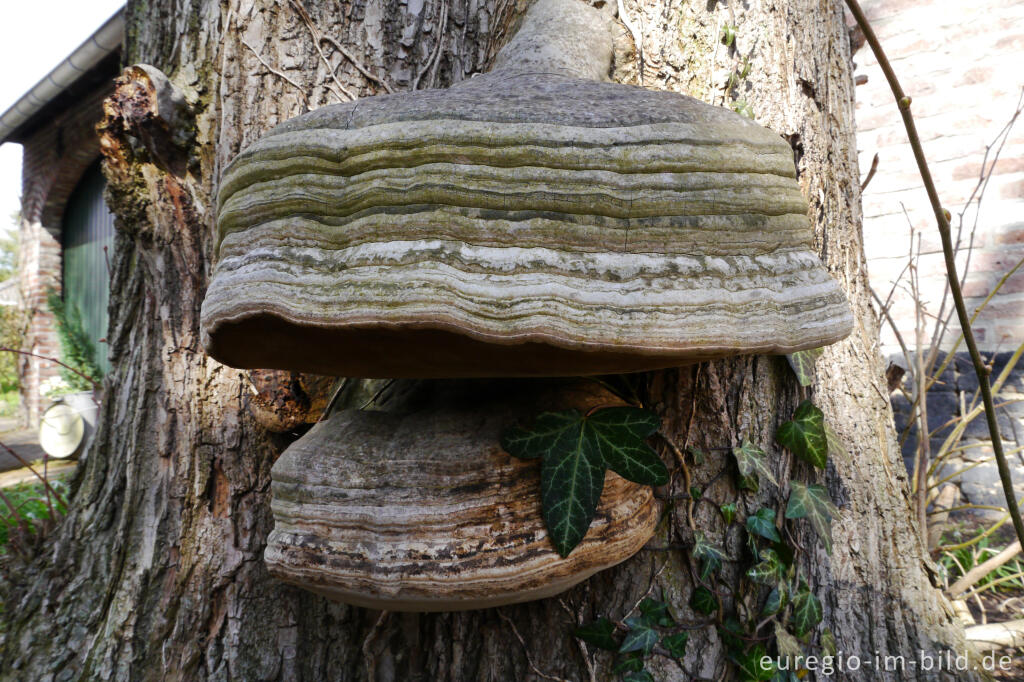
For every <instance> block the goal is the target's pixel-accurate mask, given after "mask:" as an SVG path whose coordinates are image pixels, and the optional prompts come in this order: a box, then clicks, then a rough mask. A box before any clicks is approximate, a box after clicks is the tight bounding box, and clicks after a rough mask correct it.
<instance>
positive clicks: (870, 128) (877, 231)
mask: <svg viewBox="0 0 1024 682" xmlns="http://www.w3.org/2000/svg"><path fill="white" fill-rule="evenodd" d="M862 4H863V7H864V10H865V12H866V13H867V15H868V18H869V19H870V20H871V22H872V25H873V26H874V28H875V31H876V33H877V34H878V37H879V40H880V41H881V42H882V46H883V47H884V48H885V49H886V53H887V54H888V56H889V60H890V61H891V62H892V65H893V68H894V69H895V70H896V73H897V76H898V77H899V79H900V82H901V83H902V85H903V89H904V90H905V91H906V92H907V94H908V95H910V96H911V98H912V100H913V104H912V111H913V113H914V118H915V121H916V123H917V127H918V131H919V133H920V136H921V139H922V142H923V144H924V150H925V154H926V156H927V158H928V161H929V166H930V168H931V171H932V175H933V176H934V179H935V183H936V186H937V188H938V191H939V195H940V198H941V200H942V202H943V205H944V206H945V207H946V208H947V209H949V210H950V211H951V212H952V214H953V222H954V231H955V230H956V227H957V224H958V223H959V220H958V217H959V214H960V213H961V212H962V211H964V210H965V208H967V207H966V204H967V202H968V200H969V199H970V197H971V195H972V193H974V192H975V190H976V188H978V183H979V178H980V176H981V170H982V162H983V160H984V158H985V149H986V146H987V145H990V144H991V143H992V141H993V140H994V139H995V138H996V137H997V135H998V134H999V132H1000V130H1001V129H1002V128H1003V127H1004V125H1005V124H1006V123H1007V122H1008V121H1009V119H1010V117H1011V116H1012V114H1013V112H1014V110H1015V109H1016V107H1017V104H1018V100H1019V98H1020V94H1021V88H1022V86H1024V69H1022V66H1024V3H1022V2H1020V0H975V1H974V2H962V0H865V1H864V2H863V3H862ZM851 21H852V20H851ZM854 61H855V62H856V64H857V69H856V72H855V73H856V75H857V76H858V77H860V78H861V79H863V78H864V77H866V78H867V82H866V83H864V84H862V85H860V86H858V87H857V89H856V94H857V147H858V151H859V155H860V168H861V173H862V175H865V176H866V174H867V172H868V169H869V168H870V167H871V162H872V158H873V157H874V155H875V154H876V153H877V154H878V157H879V163H878V170H877V173H876V174H875V176H874V178H873V179H872V180H871V182H870V184H869V185H868V187H867V189H866V190H865V192H864V238H865V249H866V251H867V256H868V268H869V271H870V275H871V283H872V287H873V288H874V289H875V291H876V292H877V293H878V294H879V295H880V296H881V297H882V298H885V297H886V295H887V294H888V292H889V291H890V289H891V288H892V283H893V281H894V280H895V279H896V277H897V276H898V275H899V273H900V271H901V270H902V269H903V268H904V266H905V265H906V263H907V255H908V252H909V249H910V246H911V245H910V239H911V226H913V228H914V229H915V230H916V232H917V233H918V234H919V235H920V247H921V253H922V257H921V260H920V266H919V273H920V277H921V282H922V293H923V296H922V298H923V299H924V300H925V301H926V302H927V303H928V309H929V312H931V313H933V314H934V313H936V312H937V311H938V308H939V304H940V303H941V299H942V291H943V288H944V286H945V279H944V278H945V269H944V266H943V262H942V253H941V248H940V244H939V238H938V233H937V231H936V228H935V218H934V215H933V214H932V211H931V208H930V205H929V204H928V199H927V196H926V195H925V192H924V190H923V188H922V185H921V180H920V176H919V175H918V172H917V167H916V164H915V162H914V158H913V155H912V153H911V150H910V143H909V141H908V139H907V135H906V133H905V131H904V129H903V121H902V119H901V118H900V115H899V111H898V110H897V108H896V104H895V102H894V101H893V97H892V93H891V92H890V90H889V87H888V84H887V83H886V81H885V78H884V76H883V75H882V72H881V69H880V68H879V66H878V63H877V62H876V60H875V58H874V55H873V54H872V53H871V50H870V48H869V47H867V46H866V45H865V46H863V47H861V48H860V50H859V51H857V52H856V54H855V55H854ZM993 151H994V150H993ZM984 189H985V191H984V196H983V201H982V203H981V211H980V212H978V211H977V210H976V209H977V204H976V203H973V204H972V205H971V207H969V208H967V210H966V213H965V215H964V225H965V236H968V235H969V233H970V230H971V228H972V227H973V226H974V225H975V221H977V222H976V224H977V232H976V236H975V240H974V252H973V255H972V256H971V263H970V274H969V276H968V278H967V281H966V285H965V294H966V295H967V296H969V297H970V300H969V301H968V306H969V308H970V309H972V310H973V308H974V307H975V306H977V305H978V304H979V303H980V302H981V300H982V299H983V298H984V297H985V296H986V295H987V294H988V293H989V292H990V291H991V290H992V287H993V286H994V285H995V284H996V282H997V281H998V280H999V278H1000V276H1001V275H1002V274H1003V273H1005V272H1007V271H1008V270H1009V269H1010V268H1011V267H1013V265H1014V264H1015V263H1017V262H1018V261H1019V260H1020V259H1022V258H1024V120H1021V121H1019V122H1018V124H1017V125H1016V126H1015V127H1014V128H1013V130H1012V132H1011V135H1010V136H1009V138H1008V139H1007V141H1006V144H1005V146H1004V147H1003V150H1002V154H1001V156H1000V158H999V161H998V163H997V164H996V166H995V169H994V173H993V174H991V176H990V179H989V182H988V184H987V186H986V187H985V188H984ZM904 207H905V208H906V214H904V211H903V209H904ZM914 248H915V249H916V248H917V244H916V243H915V245H914ZM960 260H961V264H963V263H964V262H965V260H966V257H965V255H964V256H962V257H961V259H960ZM894 301H895V303H894V305H893V306H892V309H891V310H892V314H893V318H894V319H895V321H896V323H897V326H898V327H899V328H900V330H901V333H902V334H903V336H904V338H905V339H907V340H908V344H909V343H910V342H912V341H913V329H914V307H913V304H912V298H911V296H910V294H909V293H908V292H906V291H902V290H897V294H896V295H895V297H894ZM974 329H975V334H976V336H977V337H978V341H979V344H980V345H981V347H982V348H984V349H986V350H989V351H994V352H995V351H1001V350H1008V349H1012V348H1013V347H1014V346H1016V345H1017V344H1018V343H1020V341H1022V340H1024V268H1022V269H1021V270H1020V271H1018V273H1017V274H1016V275H1015V276H1014V277H1013V278H1012V279H1011V280H1010V281H1009V282H1008V283H1007V284H1006V285H1005V286H1004V287H1003V288H1002V289H1001V293H1000V294H998V295H997V298H996V299H995V301H994V302H993V304H991V307H990V308H989V309H988V310H987V311H986V312H984V313H983V314H982V315H981V316H980V317H979V319H978V321H977V323H976V324H975V327H974ZM953 340H955V335H954V336H951V337H950V338H949V340H948V341H947V343H946V347H947V348H948V347H949V345H950V343H951V342H952V341H953ZM882 344H883V350H884V351H886V352H888V353H896V352H898V351H899V347H898V345H897V343H896V339H895V336H894V334H893V333H892V331H891V330H889V329H886V330H884V333H883V337H882Z"/></svg>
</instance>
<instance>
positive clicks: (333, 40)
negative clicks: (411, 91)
mask: <svg viewBox="0 0 1024 682" xmlns="http://www.w3.org/2000/svg"><path fill="white" fill-rule="evenodd" d="M320 40H321V41H323V42H327V43H330V44H331V46H333V47H334V49H335V50H337V51H338V52H340V53H341V56H342V57H344V58H345V59H347V60H349V62H351V63H352V66H354V67H356V71H358V72H359V73H361V74H363V76H364V77H365V78H366V80H368V81H371V82H373V83H376V84H377V85H379V86H380V87H382V88H384V91H385V92H387V93H389V94H390V93H393V92H394V91H395V90H394V88H392V87H391V86H390V85H388V82H387V81H386V80H384V79H383V78H378V77H377V76H374V75H373V74H372V73H370V72H369V70H367V68H366V67H364V66H363V65H362V64H361V63H360V62H359V60H358V59H356V58H355V57H354V56H353V55H352V53H351V52H349V51H348V50H346V49H345V47H344V46H343V45H342V44H341V43H340V42H338V40H337V39H336V38H334V37H333V36H329V35H327V34H326V33H325V34H323V35H321V36H320Z"/></svg>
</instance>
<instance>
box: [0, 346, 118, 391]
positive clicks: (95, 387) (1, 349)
mask: <svg viewBox="0 0 1024 682" xmlns="http://www.w3.org/2000/svg"><path fill="white" fill-rule="evenodd" d="M0 352H7V353H17V354H18V355H27V356H29V357H32V358H39V359H40V360H47V361H49V362H52V363H54V364H55V365H60V366H61V367H63V368H64V369H66V370H68V371H69V372H73V373H74V374H77V375H78V376H80V377H82V378H83V379H85V380H86V381H88V382H89V383H90V384H92V388H93V390H99V388H100V385H99V383H97V382H96V380H95V379H93V378H92V377H91V376H89V375H88V374H82V373H81V372H79V371H78V370H77V369H75V368H74V367H72V366H71V365H68V364H65V363H63V362H61V361H60V360H58V359H57V358H51V357H49V356H46V355H39V354H38V353H31V352H29V351H27V350H18V349H17V348H8V347H6V346H0Z"/></svg>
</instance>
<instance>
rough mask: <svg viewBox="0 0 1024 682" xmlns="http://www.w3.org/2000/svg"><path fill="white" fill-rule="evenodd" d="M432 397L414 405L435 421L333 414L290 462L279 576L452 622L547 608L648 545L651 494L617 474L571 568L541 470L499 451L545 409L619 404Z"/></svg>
mask: <svg viewBox="0 0 1024 682" xmlns="http://www.w3.org/2000/svg"><path fill="white" fill-rule="evenodd" d="M437 386H440V387H441V390H440V391H436V390H435V391H433V392H431V394H430V395H429V396H424V395H422V392H421V393H420V395H419V396H418V397H417V398H416V399H415V400H422V401H423V402H429V405H430V407H429V408H428V409H419V410H417V409H412V410H410V409H408V408H407V407H403V408H399V409H395V410H391V409H389V410H388V411H359V410H337V411H335V412H333V413H331V414H330V415H329V416H328V418H327V419H325V420H324V421H322V422H320V423H319V424H317V425H316V426H314V427H313V429H312V430H311V431H310V432H309V433H308V434H306V435H305V436H304V437H303V438H301V439H300V440H299V441H297V442H296V443H295V444H293V445H292V446H291V447H290V448H288V449H287V450H286V451H285V453H284V454H283V455H282V456H281V458H280V459H279V460H278V461H277V462H276V463H275V465H274V469H273V494H274V499H273V512H274V522H275V525H274V530H273V532H272V533H271V534H270V537H269V539H268V541H267V548H266V552H265V555H264V560H265V561H266V564H267V566H268V568H269V570H270V572H271V574H273V575H274V576H276V577H278V578H280V579H281V580H283V581H285V582H288V583H292V584H295V585H298V586H300V587H303V588H305V589H308V590H311V591H313V592H317V593H319V594H322V595H324V596H326V597H328V598H330V599H334V600H338V601H342V602H345V603H349V604H355V605H358V606H364V607H368V608H375V609H386V610H389V611H456V610H462V609H477V608H486V607H491V606H500V605H502V604H511V603H516V602H522V601H528V600H533V599H541V598H544V597H549V596H552V595H554V594H557V593H559V592H562V591H564V590H566V589H568V588H570V587H572V586H573V585H575V584H577V583H579V582H580V581H582V580H584V579H585V578H587V577H589V576H590V575H592V574H593V573H595V572H597V571H600V570H602V569H604V568H608V567H609V566H613V565H615V564H617V563H619V562H621V561H624V560H625V559H627V558H629V557H630V556H632V555H633V554H634V553H636V552H637V551H638V550H639V549H640V548H641V547H642V546H643V545H644V544H645V543H646V542H647V541H648V540H649V539H650V538H651V536H652V535H653V533H654V529H655V526H656V525H657V522H658V518H659V513H660V505H659V504H658V503H657V502H656V500H655V499H654V496H653V492H652V489H651V488H650V487H649V486H642V485H638V484H636V483H631V482H630V481H627V480H626V479H624V478H620V477H619V476H617V475H616V474H614V473H611V472H609V473H608V474H607V477H606V479H605V483H604V491H603V494H602V495H601V498H600V503H599V505H598V508H597V514H596V516H595V518H594V521H593V523H592V524H591V526H590V529H589V531H588V532H587V534H586V536H585V537H584V538H583V540H582V542H580V543H579V545H577V546H576V547H575V549H573V551H572V552H571V553H569V555H568V556H567V557H564V558H563V557H562V556H560V555H559V554H558V552H557V551H556V550H555V547H554V545H553V544H552V543H551V541H550V539H549V536H548V532H547V530H546V528H545V523H544V519H543V518H542V515H541V495H540V488H541V471H540V467H539V466H537V465H536V463H534V462H529V461H523V460H520V459H516V458H514V457H511V456H510V455H508V454H506V453H505V452H504V451H503V450H502V448H501V446H500V445H499V436H500V434H501V432H502V429H504V428H506V427H507V426H508V425H509V424H510V423H511V422H513V421H514V420H515V419H516V418H517V417H522V416H526V415H530V414H533V412H534V411H535V410H536V409H537V406H538V405H542V406H543V405H547V406H551V407H566V406H569V407H576V408H578V409H580V410H581V411H584V412H585V411H587V410H589V409H591V408H593V407H596V406H599V405H607V404H609V401H611V402H612V403H613V404H614V403H616V402H618V401H617V400H616V399H615V398H614V397H613V396H612V395H611V394H609V393H608V392H607V391H605V390H604V389H602V388H600V387H599V386H598V384H596V383H595V382H589V381H578V382H576V383H573V384H568V385H566V384H564V382H562V383H560V384H557V385H555V386H552V385H548V386H547V388H546V391H545V389H544V387H543V386H538V385H537V382H528V383H524V382H518V383H517V382H514V381H512V382H509V381H506V382H501V383H499V382H491V384H490V385H488V386H486V387H485V386H480V385H477V384H475V382H471V383H470V384H469V385H466V384H464V383H463V384H461V385H460V384H458V382H439V384H438V385H437ZM538 391H539V392H538ZM415 400H414V402H415Z"/></svg>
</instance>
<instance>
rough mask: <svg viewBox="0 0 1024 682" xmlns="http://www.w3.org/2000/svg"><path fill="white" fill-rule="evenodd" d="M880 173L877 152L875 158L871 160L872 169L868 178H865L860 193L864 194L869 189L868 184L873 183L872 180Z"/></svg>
mask: <svg viewBox="0 0 1024 682" xmlns="http://www.w3.org/2000/svg"><path fill="white" fill-rule="evenodd" d="M877 172H878V152H875V157H874V158H873V159H871V169H870V170H868V176H867V177H866V178H864V182H862V183H860V191H861V192H863V191H864V190H865V189H867V187H868V183H869V182H871V178H873V177H875V173H877Z"/></svg>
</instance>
